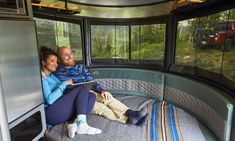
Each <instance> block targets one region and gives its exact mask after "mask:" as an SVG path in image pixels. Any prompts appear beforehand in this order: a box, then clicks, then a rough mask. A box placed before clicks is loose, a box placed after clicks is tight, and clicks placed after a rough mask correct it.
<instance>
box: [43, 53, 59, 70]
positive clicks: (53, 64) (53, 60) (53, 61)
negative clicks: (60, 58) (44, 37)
mask: <svg viewBox="0 0 235 141" xmlns="http://www.w3.org/2000/svg"><path fill="white" fill-rule="evenodd" d="M42 65H43V68H44V69H46V70H47V71H49V72H54V71H55V70H56V68H57V66H58V64H57V57H56V56H55V55H49V57H48V58H47V59H46V61H43V62H42Z"/></svg>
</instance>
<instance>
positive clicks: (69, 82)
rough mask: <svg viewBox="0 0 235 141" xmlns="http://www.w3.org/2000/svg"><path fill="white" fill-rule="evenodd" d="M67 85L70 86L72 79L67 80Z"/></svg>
mask: <svg viewBox="0 0 235 141" xmlns="http://www.w3.org/2000/svg"><path fill="white" fill-rule="evenodd" d="M65 82H66V83H67V84H68V85H72V84H73V80H72V79H68V80H66V81H65Z"/></svg>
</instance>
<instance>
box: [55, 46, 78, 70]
mask: <svg viewBox="0 0 235 141" xmlns="http://www.w3.org/2000/svg"><path fill="white" fill-rule="evenodd" d="M57 53H58V57H59V61H60V63H61V64H62V65H64V66H65V67H68V68H71V67H73V66H74V65H75V61H74V56H73V53H72V50H71V48H70V47H67V46H61V47H59V48H58V50H57Z"/></svg>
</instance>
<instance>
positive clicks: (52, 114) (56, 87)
mask: <svg viewBox="0 0 235 141" xmlns="http://www.w3.org/2000/svg"><path fill="white" fill-rule="evenodd" d="M40 55H41V69H42V70H41V71H42V82H43V96H44V101H45V113H46V121H47V124H49V125H52V126H54V125H57V124H61V123H64V122H67V121H68V120H70V119H71V118H73V117H76V119H75V120H74V122H73V123H72V124H68V125H67V129H68V136H69V137H70V138H73V137H74V136H75V133H77V134H93V135H94V134H100V133H101V132H102V131H101V130H100V129H97V128H93V127H90V126H89V125H88V124H87V122H86V115H88V114H89V113H90V112H91V110H92V108H93V106H94V103H95V100H96V97H95V95H94V94H92V93H89V90H87V89H86V88H85V87H77V88H74V89H72V90H70V91H65V89H66V87H67V86H68V85H71V84H73V81H72V80H71V79H69V80H66V81H63V82H60V81H59V79H58V78H57V77H56V76H54V75H53V74H52V72H54V71H55V70H56V68H57V66H58V64H57V54H56V53H55V52H54V51H53V50H52V49H49V48H46V47H42V48H41V50H40Z"/></svg>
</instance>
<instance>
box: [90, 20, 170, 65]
mask: <svg viewBox="0 0 235 141" xmlns="http://www.w3.org/2000/svg"><path fill="white" fill-rule="evenodd" d="M165 32H166V25H165V24H152V25H123V26H122V25H91V58H92V62H94V63H96V62H97V61H100V62H105V61H106V62H107V60H109V62H112V63H113V64H120V62H121V63H122V64H131V63H137V64H145V63H147V62H153V64H154V63H156V62H158V61H160V62H163V60H164V51H165ZM120 60H121V61H120Z"/></svg>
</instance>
